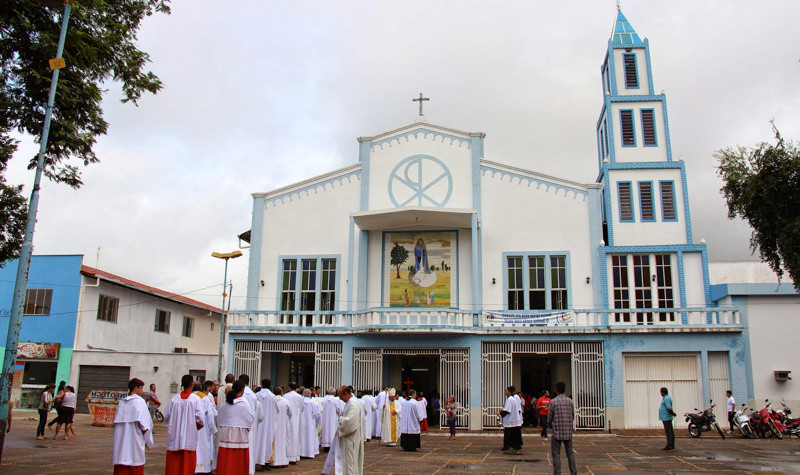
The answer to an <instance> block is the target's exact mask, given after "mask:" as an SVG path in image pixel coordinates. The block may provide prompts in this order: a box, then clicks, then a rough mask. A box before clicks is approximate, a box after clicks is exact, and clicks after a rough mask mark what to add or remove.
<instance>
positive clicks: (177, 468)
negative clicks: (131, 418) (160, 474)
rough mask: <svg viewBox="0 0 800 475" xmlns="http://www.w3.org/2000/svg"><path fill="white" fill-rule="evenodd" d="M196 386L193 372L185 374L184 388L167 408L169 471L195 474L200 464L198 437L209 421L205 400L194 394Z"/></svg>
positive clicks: (183, 378) (165, 416) (182, 379)
mask: <svg viewBox="0 0 800 475" xmlns="http://www.w3.org/2000/svg"><path fill="white" fill-rule="evenodd" d="M193 386H194V378H193V377H192V375H191V374H185V375H183V377H182V378H181V387H182V388H183V391H181V392H180V393H179V394H176V395H175V396H173V397H172V400H170V401H169V404H167V407H166V408H164V422H165V423H166V424H167V463H166V473H170V474H181V475H188V474H193V473H194V469H195V467H196V465H197V452H196V451H197V439H198V434H199V431H200V429H202V428H203V425H204V424H205V416H204V414H203V403H202V401H201V400H200V398H199V397H197V396H196V395H195V394H194V393H192V387H193Z"/></svg>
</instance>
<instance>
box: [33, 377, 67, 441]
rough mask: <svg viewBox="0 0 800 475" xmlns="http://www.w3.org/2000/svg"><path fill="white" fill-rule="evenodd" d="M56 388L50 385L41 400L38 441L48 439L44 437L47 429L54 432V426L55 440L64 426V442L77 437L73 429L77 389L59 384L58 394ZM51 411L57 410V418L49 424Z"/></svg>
mask: <svg viewBox="0 0 800 475" xmlns="http://www.w3.org/2000/svg"><path fill="white" fill-rule="evenodd" d="M55 388H56V386H55V385H54V384H48V385H47V387H45V389H44V391H43V392H42V396H41V399H40V400H39V406H38V411H39V426H38V427H37V428H36V439H38V440H43V439H47V436H45V435H44V430H45V427H47V428H48V429H50V430H51V431H52V430H53V425H55V426H56V429H55V434H53V439H58V434H59V432H61V426H64V435H63V439H64V440H67V439H68V438H70V437H75V429H74V428H73V427H72V423H73V419H74V418H75V404H76V396H75V389H74V388H73V387H72V386H67V382H66V381H61V383H59V385H58V391H57V392H56V390H55ZM51 409H55V410H56V417H55V418H54V419H53V420H52V421H50V422H49V423H48V422H47V415H48V414H49V413H50V410H51Z"/></svg>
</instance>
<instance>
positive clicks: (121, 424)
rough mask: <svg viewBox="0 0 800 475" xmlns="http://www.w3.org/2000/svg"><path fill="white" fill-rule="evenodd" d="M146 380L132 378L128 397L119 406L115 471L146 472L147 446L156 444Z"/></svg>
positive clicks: (115, 436) (116, 428) (115, 443)
mask: <svg viewBox="0 0 800 475" xmlns="http://www.w3.org/2000/svg"><path fill="white" fill-rule="evenodd" d="M143 392H144V381H142V380H141V379H137V378H133V379H131V380H130V381H128V397H126V398H125V399H122V400H121V401H120V402H119V405H118V406H117V415H116V416H115V417H114V441H113V447H112V455H111V460H112V463H113V464H114V473H115V474H123V473H141V474H143V473H144V463H145V455H144V447H145V445H147V446H148V447H150V448H152V447H153V430H152V429H153V419H152V418H151V417H150V412H149V411H148V410H147V403H146V402H144V399H143V398H142V393H143Z"/></svg>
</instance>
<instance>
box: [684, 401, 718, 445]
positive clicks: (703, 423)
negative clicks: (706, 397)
mask: <svg viewBox="0 0 800 475" xmlns="http://www.w3.org/2000/svg"><path fill="white" fill-rule="evenodd" d="M713 402H714V401H709V403H710V404H711V405H710V406H709V407H707V408H705V409H703V410H702V411H698V412H687V413H684V414H683V416H684V417H685V418H686V422H688V423H689V435H691V436H692V437H700V434H701V433H703V432H706V431H710V430H711V429H712V428H713V429H716V431H717V433H718V434H719V436H720V437H722V438H723V439H724V438H725V434H724V433H723V432H722V428H720V426H719V424H718V423H717V416H715V415H714V408H715V407H716V406H717V405H716V404H714V403H713ZM694 410H695V411H697V410H698V409H697V408H694Z"/></svg>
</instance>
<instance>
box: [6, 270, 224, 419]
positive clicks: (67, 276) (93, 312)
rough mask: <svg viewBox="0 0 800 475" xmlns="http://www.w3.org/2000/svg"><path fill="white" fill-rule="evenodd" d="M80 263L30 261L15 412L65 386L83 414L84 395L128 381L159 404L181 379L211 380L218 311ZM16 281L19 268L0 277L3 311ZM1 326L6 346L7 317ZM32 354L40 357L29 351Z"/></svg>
mask: <svg viewBox="0 0 800 475" xmlns="http://www.w3.org/2000/svg"><path fill="white" fill-rule="evenodd" d="M82 259H83V257H82V256H33V259H32V260H31V270H30V276H29V279H28V296H29V301H30V302H26V315H24V317H23V320H22V329H21V334H20V348H21V352H20V353H19V354H20V359H19V360H18V361H17V367H18V373H17V374H19V371H20V370H21V379H20V378H16V374H15V388H19V389H15V391H14V392H13V393H12V400H14V401H19V407H35V404H38V394H37V393H40V392H41V388H42V387H44V385H45V384H47V383H50V382H55V383H56V384H57V383H58V381H62V380H65V381H68V382H69V383H70V384H71V385H73V386H74V387H75V389H76V391H77V393H78V401H79V407H78V410H79V411H85V410H86V406H85V404H84V402H83V400H84V397H85V396H86V394H88V392H89V391H91V390H94V389H105V390H125V389H126V387H127V382H128V380H129V379H130V378H133V377H138V378H140V379H142V380H144V381H145V383H147V384H148V386H149V384H150V383H156V385H157V386H158V393H159V394H161V397H162V398H163V399H164V400H166V399H168V397H169V396H170V395H171V394H174V393H176V392H177V390H178V389H177V385H178V383H179V382H180V378H181V376H182V375H184V374H187V373H191V374H193V375H195V378H196V379H197V380H205V379H208V378H212V377H214V378H216V373H217V360H218V350H219V332H220V328H219V323H220V313H219V309H218V308H216V307H213V306H210V305H206V304H204V303H202V302H198V301H196V300H193V299H190V298H187V297H184V296H181V295H177V294H174V293H171V292H167V291H164V290H160V289H156V288H154V287H150V286H147V285H144V284H141V283H138V282H134V281H132V280H129V279H126V278H124V277H120V276H117V275H114V274H110V273H108V272H104V271H101V270H98V269H94V268H92V267H88V266H84V265H82V264H81V262H82ZM15 275H16V261H13V262H10V263H9V264H8V265H7V266H6V267H5V268H3V269H0V280H2V288H0V299H2V300H0V301H2V309H7V308H10V306H11V294H12V292H13V287H14V276H15ZM34 299H35V302H36V303H35V304H34V303H33V302H34ZM48 303H49V307H48ZM28 309H30V312H34V313H36V314H35V315H32V314H29V313H30V312H29V310H28ZM4 316H5V312H4ZM0 325H3V327H2V329H0V335H2V338H3V341H5V334H6V331H7V328H8V318H7V316H6V317H4V318H3V319H2V320H0ZM36 348H42V349H43V350H42V351H40V352H38V353H36V352H34V351H32V350H33V349H36ZM48 351H49V353H48ZM48 356H49V357H48ZM18 381H21V383H22V385H21V387H20V386H19V384H18Z"/></svg>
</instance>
